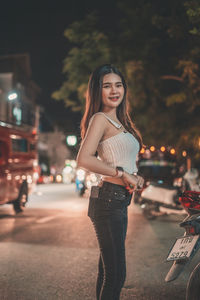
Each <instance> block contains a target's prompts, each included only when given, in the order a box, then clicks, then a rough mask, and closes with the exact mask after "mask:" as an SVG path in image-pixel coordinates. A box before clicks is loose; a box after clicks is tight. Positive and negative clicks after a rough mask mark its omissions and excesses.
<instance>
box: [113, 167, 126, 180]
mask: <svg viewBox="0 0 200 300" xmlns="http://www.w3.org/2000/svg"><path fill="white" fill-rule="evenodd" d="M123 174H124V169H123V168H122V167H116V175H115V177H117V178H120V177H122V176H123Z"/></svg>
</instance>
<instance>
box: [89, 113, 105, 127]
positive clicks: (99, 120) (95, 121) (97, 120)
mask: <svg viewBox="0 0 200 300" xmlns="http://www.w3.org/2000/svg"><path fill="white" fill-rule="evenodd" d="M90 124H91V125H92V126H97V125H100V126H103V127H104V128H105V127H106V125H107V119H106V118H105V116H104V114H103V113H101V112H98V113H96V114H94V115H93V116H92V117H91V119H90Z"/></svg>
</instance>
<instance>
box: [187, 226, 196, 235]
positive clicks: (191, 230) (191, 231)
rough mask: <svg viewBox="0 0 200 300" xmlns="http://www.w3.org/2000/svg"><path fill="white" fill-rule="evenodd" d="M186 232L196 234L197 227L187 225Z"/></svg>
mask: <svg viewBox="0 0 200 300" xmlns="http://www.w3.org/2000/svg"><path fill="white" fill-rule="evenodd" d="M186 233H187V234H192V235H194V234H195V233H196V231H195V228H194V227H187V229H186Z"/></svg>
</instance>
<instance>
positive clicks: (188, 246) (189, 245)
mask: <svg viewBox="0 0 200 300" xmlns="http://www.w3.org/2000/svg"><path fill="white" fill-rule="evenodd" d="M198 239H199V235H188V236H184V237H181V238H179V239H177V240H176V241H175V243H174V245H173V247H172V249H171V250H170V252H169V255H168V257H167V261H171V260H179V259H186V258H189V257H190V255H191V253H192V250H193V249H194V247H195V245H196V243H197V241H198Z"/></svg>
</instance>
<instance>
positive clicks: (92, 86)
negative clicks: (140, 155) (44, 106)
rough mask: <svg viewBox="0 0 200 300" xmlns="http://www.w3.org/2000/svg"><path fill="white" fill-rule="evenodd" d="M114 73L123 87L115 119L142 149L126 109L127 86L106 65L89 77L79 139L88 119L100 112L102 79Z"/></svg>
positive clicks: (137, 132)
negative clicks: (122, 95) (135, 139)
mask: <svg viewBox="0 0 200 300" xmlns="http://www.w3.org/2000/svg"><path fill="white" fill-rule="evenodd" d="M109 73H114V74H117V75H118V76H119V77H120V78H121V80H122V84H123V86H124V97H123V99H122V102H121V103H120V105H119V106H118V107H117V118H118V119H119V121H120V122H121V124H122V125H123V126H124V128H125V129H126V130H127V131H129V132H130V133H132V134H133V135H134V136H135V137H136V138H137V140H138V142H139V143H140V147H141V148H142V146H143V143H142V137H141V134H140V132H139V130H138V129H137V128H136V126H135V124H134V123H133V122H132V121H131V118H130V115H129V112H128V108H129V103H128V99H127V85H126V82H125V79H124V77H123V75H122V74H121V72H120V71H119V70H118V69H117V68H116V67H114V66H112V65H110V64H106V65H103V66H100V67H98V68H97V69H96V70H95V71H94V72H93V73H92V74H91V76H90V79H89V83H88V89H87V96H86V105H85V113H84V115H83V118H82V120H81V137H82V139H84V137H85V134H86V131H87V128H88V125H89V121H90V118H91V117H92V116H93V115H94V114H95V113H97V112H99V111H101V110H102V86H103V77H104V76H105V75H106V74H109Z"/></svg>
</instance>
